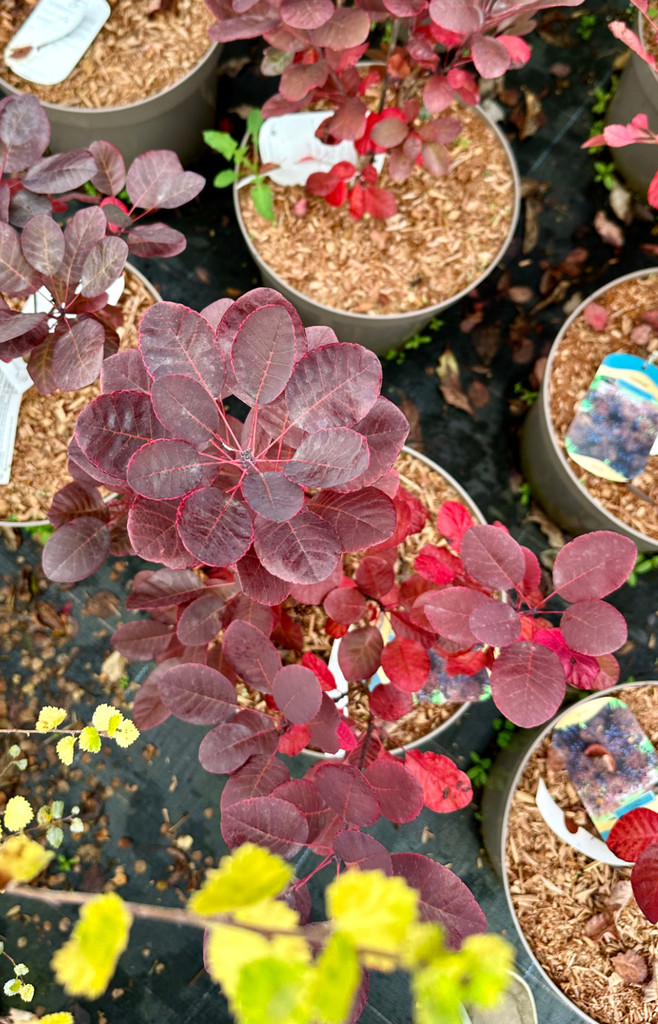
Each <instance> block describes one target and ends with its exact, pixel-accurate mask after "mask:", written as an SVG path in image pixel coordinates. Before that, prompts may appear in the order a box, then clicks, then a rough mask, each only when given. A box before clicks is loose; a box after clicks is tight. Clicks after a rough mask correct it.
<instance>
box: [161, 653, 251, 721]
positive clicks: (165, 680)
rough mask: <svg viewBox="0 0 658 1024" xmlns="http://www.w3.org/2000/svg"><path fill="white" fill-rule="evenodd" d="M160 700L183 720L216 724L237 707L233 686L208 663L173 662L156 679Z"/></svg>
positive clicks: (229, 715)
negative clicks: (157, 679) (173, 663)
mask: <svg viewBox="0 0 658 1024" xmlns="http://www.w3.org/2000/svg"><path fill="white" fill-rule="evenodd" d="M158 692H159V694H160V699H161V700H162V703H163V704H164V705H165V707H167V708H168V709H169V710H170V711H171V712H172V714H174V715H176V717H177V718H180V719H181V720H182V721H183V722H191V723H192V724H193V725H215V724H217V723H218V722H225V721H226V720H227V719H228V718H230V717H231V715H232V714H233V713H234V712H235V710H236V705H237V698H236V696H235V689H234V687H233V686H232V685H231V683H230V682H229V680H228V679H227V678H226V676H224V675H222V673H221V672H217V671H216V670H215V669H214V668H211V667H210V666H209V665H193V664H184V665H174V666H173V668H170V669H168V670H167V671H166V672H164V673H163V674H162V675H161V676H160V679H159V682H158Z"/></svg>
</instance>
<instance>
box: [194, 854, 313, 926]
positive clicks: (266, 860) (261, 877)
mask: <svg viewBox="0 0 658 1024" xmlns="http://www.w3.org/2000/svg"><path fill="white" fill-rule="evenodd" d="M292 874H293V869H292V868H291V866H290V865H289V864H286V862H285V861H284V860H282V858H281V857H277V856H276V854H274V853H269V852H268V851H267V850H263V849H262V848H261V847H260V846H255V845H254V844H253V843H244V844H243V845H242V846H240V847H239V848H238V849H237V850H235V851H234V852H233V853H232V854H231V855H230V856H227V857H222V859H221V861H220V862H219V867H218V868H215V869H214V870H211V871H209V872H208V874H207V876H206V879H205V881H204V883H203V885H202V887H201V889H200V890H199V892H196V893H194V895H193V896H192V898H191V899H190V903H189V906H190V910H193V911H195V912H196V913H197V914H224V913H226V912H227V911H230V910H235V909H236V908H237V907H245V906H248V905H250V904H252V903H259V902H260V901H261V900H264V899H267V898H269V897H271V896H278V895H279V893H280V892H281V891H282V890H283V889H285V887H286V885H287V884H288V882H289V881H290V879H291V878H292Z"/></svg>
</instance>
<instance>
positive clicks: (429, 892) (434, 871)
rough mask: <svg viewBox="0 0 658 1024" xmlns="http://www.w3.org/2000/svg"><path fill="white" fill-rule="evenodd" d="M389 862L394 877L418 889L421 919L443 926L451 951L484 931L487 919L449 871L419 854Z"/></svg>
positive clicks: (403, 854) (396, 855)
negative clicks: (465, 940)
mask: <svg viewBox="0 0 658 1024" xmlns="http://www.w3.org/2000/svg"><path fill="white" fill-rule="evenodd" d="M391 860H392V861H393V874H394V875H397V876H399V877H401V878H404V879H405V881H406V882H407V883H408V884H409V885H410V886H411V887H412V889H417V890H418V892H419V894H420V903H419V912H420V917H421V920H423V921H434V922H436V923H437V924H440V925H442V927H443V928H445V930H446V938H447V941H448V945H449V946H450V947H451V948H452V949H458V948H459V947H460V946H461V944H462V942H463V941H464V939H466V938H468V936H469V935H477V934H479V933H480V932H484V931H486V930H487V919H486V917H485V916H484V914H483V913H482V911H481V909H480V907H479V906H478V904H477V903H476V902H475V899H474V898H473V894H472V893H471V891H470V889H469V888H468V887H467V886H466V885H464V883H463V882H462V881H461V879H460V878H458V877H457V875H456V874H455V873H454V872H453V871H450V870H449V868H446V867H444V866H443V865H442V864H437V863H436V861H433V860H430V858H429V857H424V856H423V855H422V854H420V853H394V854H393V855H392V857H391Z"/></svg>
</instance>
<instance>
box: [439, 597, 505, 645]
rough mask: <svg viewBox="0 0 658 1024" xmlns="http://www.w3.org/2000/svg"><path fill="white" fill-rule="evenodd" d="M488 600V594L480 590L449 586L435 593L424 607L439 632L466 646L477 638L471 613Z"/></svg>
mask: <svg viewBox="0 0 658 1024" xmlns="http://www.w3.org/2000/svg"><path fill="white" fill-rule="evenodd" d="M488 601H489V598H488V597H487V595H486V594H483V593H481V592H480V591H479V590H471V589H470V588H469V587H449V588H447V589H446V590H440V591H438V592H437V593H436V594H433V595H432V596H431V598H430V599H429V601H428V602H427V603H426V604H425V605H424V606H423V607H424V611H425V615H426V617H427V620H428V622H429V623H430V625H431V626H433V628H434V629H435V630H436V631H437V633H441V635H442V636H445V637H447V638H448V640H454V641H455V643H458V644H461V645H462V646H463V647H464V648H466V647H470V646H471V645H472V644H474V643H475V640H476V637H475V634H474V633H473V630H472V629H471V626H470V621H471V615H472V613H473V611H474V609H475V608H477V607H478V606H479V605H482V604H486V603H487V602H488Z"/></svg>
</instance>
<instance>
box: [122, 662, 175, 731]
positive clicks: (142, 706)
mask: <svg viewBox="0 0 658 1024" xmlns="http://www.w3.org/2000/svg"><path fill="white" fill-rule="evenodd" d="M169 667H170V663H169V662H166V661H165V662H163V663H162V664H161V665H157V666H156V667H155V668H154V669H153V671H152V672H151V674H150V675H149V676H148V678H147V679H146V680H145V681H144V682H143V683H142V684H141V686H140V687H139V690H138V691H137V693H136V695H135V700H134V703H133V712H132V713H133V721H134V723H135V725H136V726H137V728H138V729H139V730H140V732H145V731H146V730H147V729H154V728H155V726H156V725H161V724H162V723H163V722H166V721H167V719H168V718H169V717H170V716H171V711H170V710H169V708H166V707H165V706H164V704H163V703H162V701H161V700H160V694H159V693H158V678H159V676H160V675H161V674H162V673H163V672H166V671H167V669H168V668H169Z"/></svg>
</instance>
